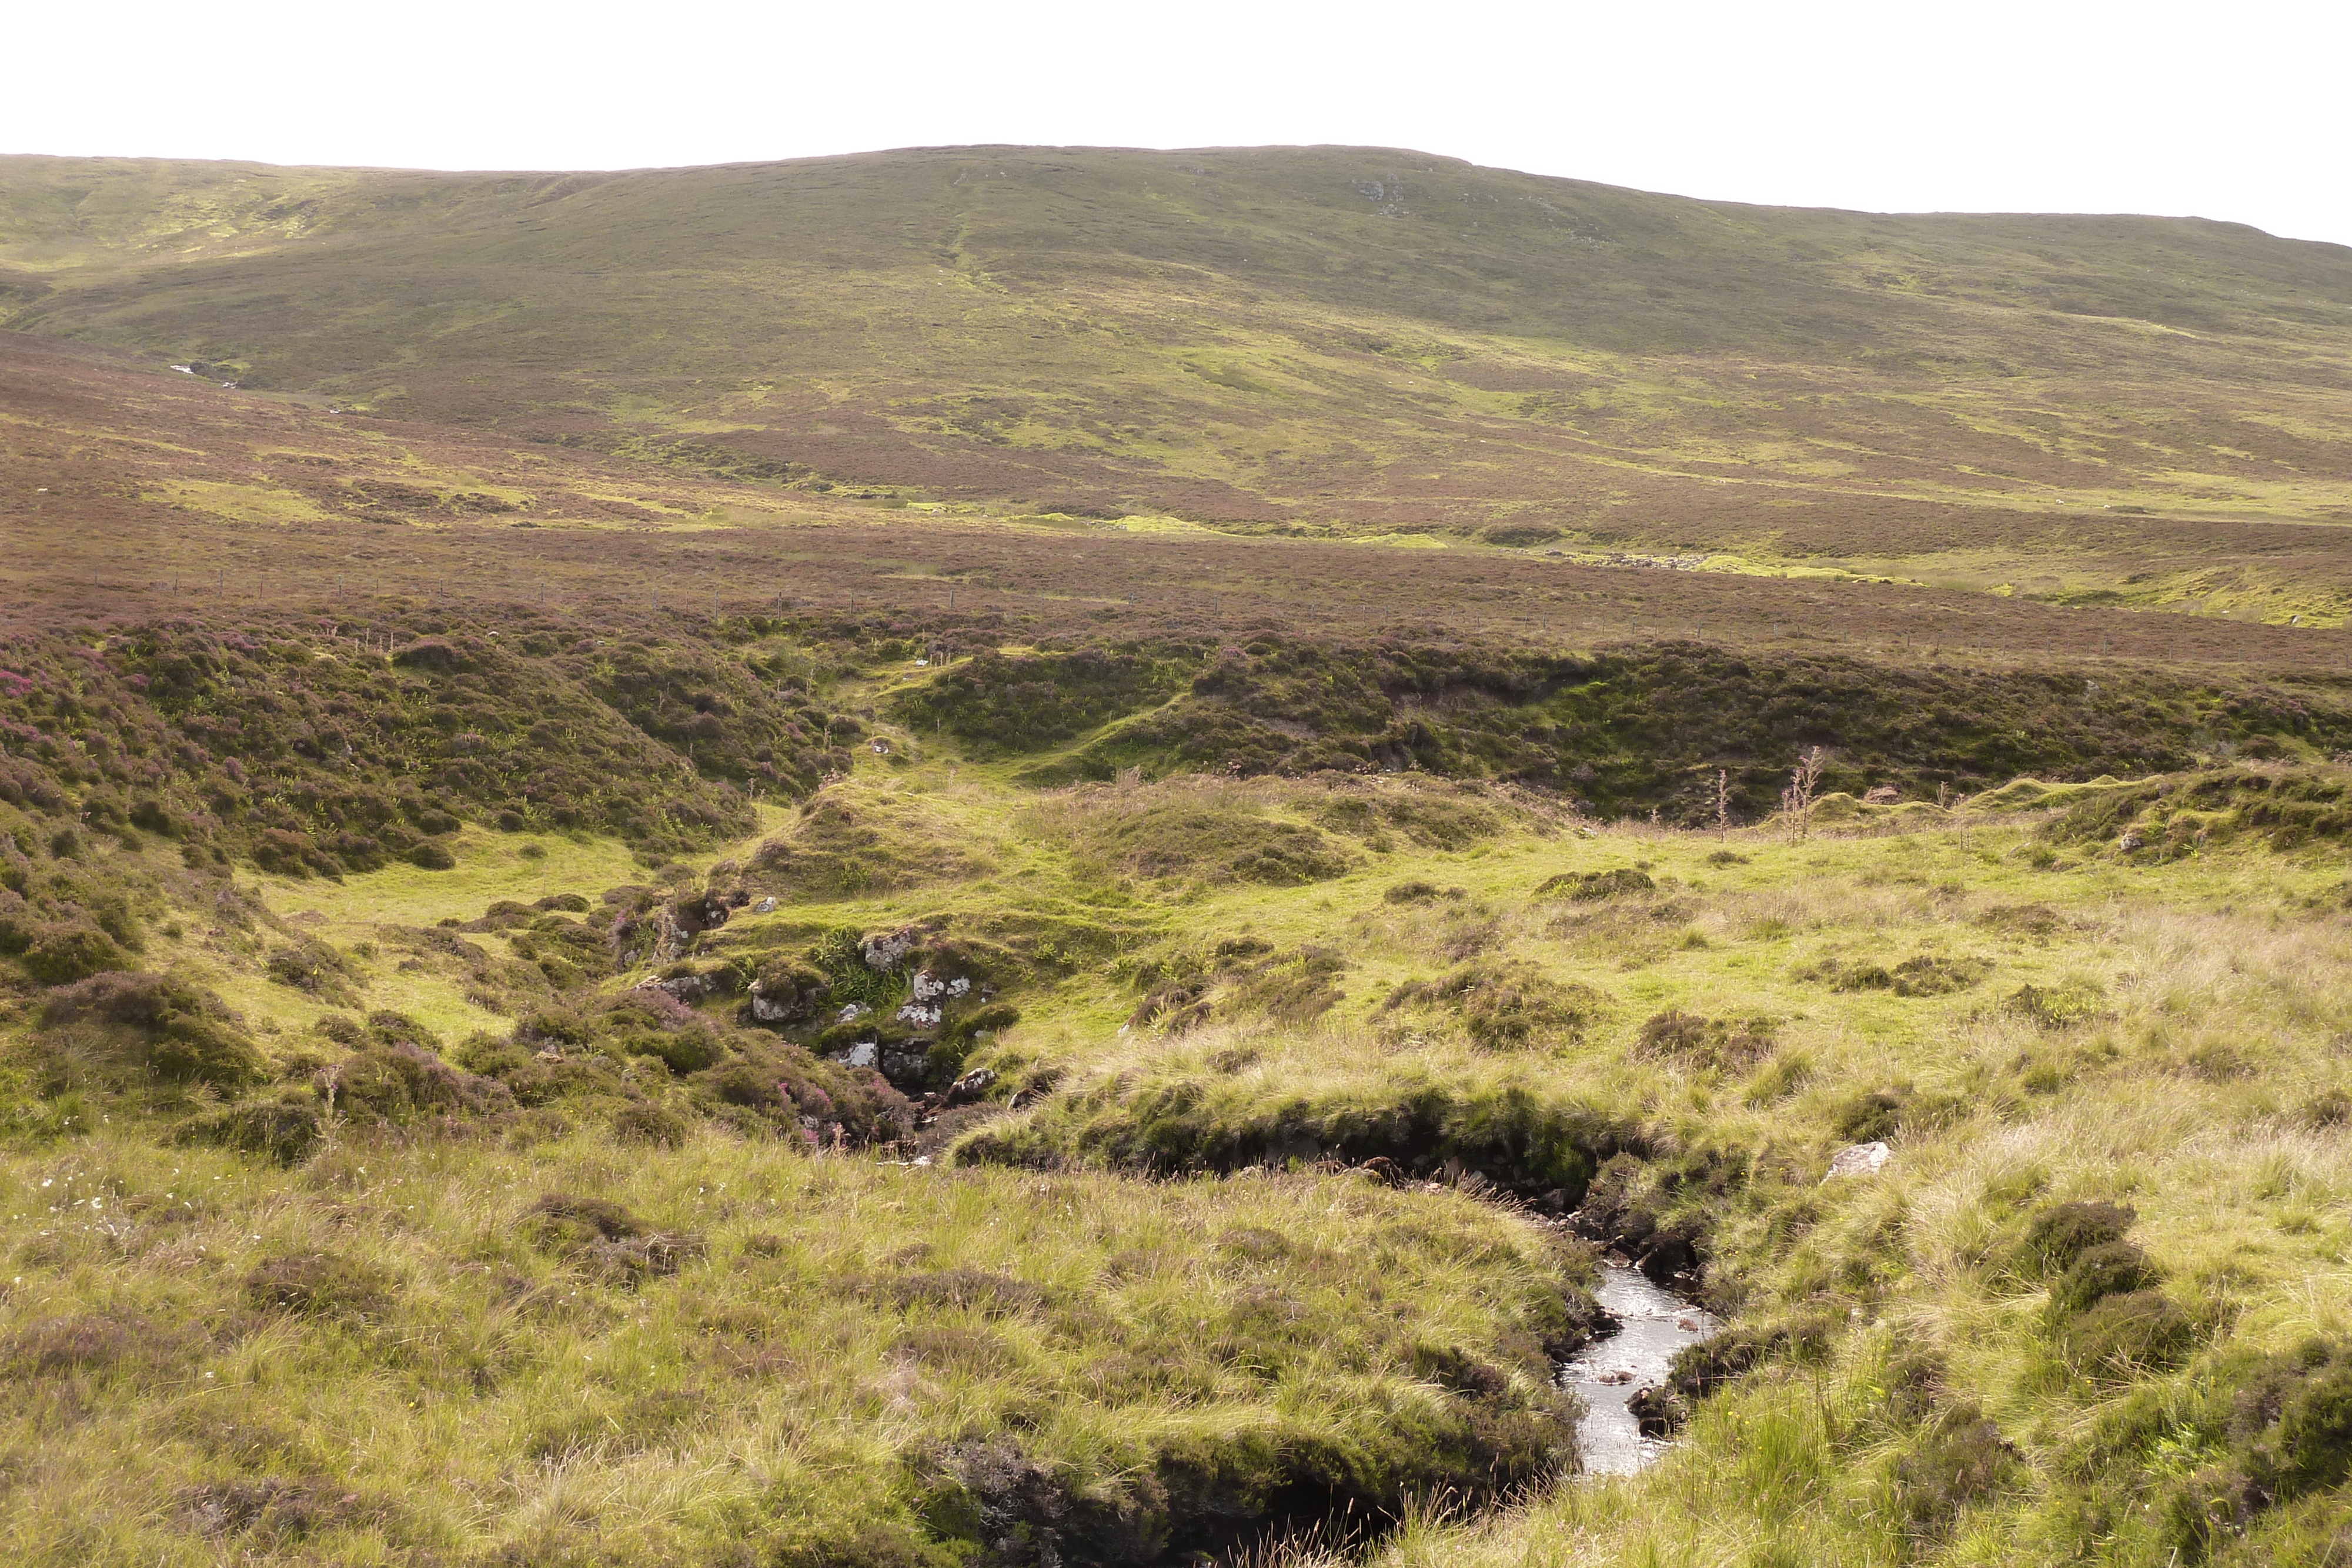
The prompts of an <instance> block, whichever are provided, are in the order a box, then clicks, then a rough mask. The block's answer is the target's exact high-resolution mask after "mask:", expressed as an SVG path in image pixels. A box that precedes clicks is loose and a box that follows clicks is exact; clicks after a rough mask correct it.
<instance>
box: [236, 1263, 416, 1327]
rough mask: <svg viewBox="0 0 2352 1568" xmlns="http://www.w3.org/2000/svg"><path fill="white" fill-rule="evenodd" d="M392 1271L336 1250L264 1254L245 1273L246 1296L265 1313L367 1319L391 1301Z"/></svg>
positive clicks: (375, 1314)
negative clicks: (263, 1257)
mask: <svg viewBox="0 0 2352 1568" xmlns="http://www.w3.org/2000/svg"><path fill="white" fill-rule="evenodd" d="M392 1286H393V1281H392V1276H391V1275H389V1274H387V1273H385V1272H384V1271H383V1270H382V1269H379V1268H377V1267H375V1265H373V1264H372V1263H366V1262H362V1261H361V1260H358V1259H356V1258H346V1257H343V1256H341V1254H338V1253H333V1252H292V1253H287V1254H284V1255H282V1256H279V1257H276V1258H268V1259H264V1260H262V1261H261V1262H259V1263H257V1264H256V1265H255V1266H254V1268H253V1270H252V1271H251V1272H249V1273H248V1274H247V1275H246V1277H245V1296H246V1300H247V1301H250V1302H252V1303H253V1304H254V1305H255V1306H257V1307H258V1308H261V1309H262V1310H263V1311H265V1312H292V1313H295V1314H297V1315H298V1316H301V1317H309V1318H368V1317H375V1316H379V1315H381V1314H382V1313H383V1312H384V1311H386V1310H387V1309H388V1308H389V1307H390V1306H391V1304H392Z"/></svg>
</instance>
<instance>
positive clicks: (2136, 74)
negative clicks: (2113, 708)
mask: <svg viewBox="0 0 2352 1568" xmlns="http://www.w3.org/2000/svg"><path fill="white" fill-rule="evenodd" d="M8 34H9V37H8V50H9V53H10V55H11V56H12V57H14V63H12V65H11V67H10V68H9V70H8V73H7V84H6V87H5V89H0V152H47V153H65V154H109V155H133V156H148V157H179V158H236V159H251V160H256V161H259V162H273V163H333V164H368V165H376V166H387V165H390V166H403V167H417V168H434V169H613V168H645V167H659V166H670V165H678V164H690V163H714V162H751V161H757V160H767V159H778V158H797V157H810V156H819V155H824V154H828V153H838V152H864V151H869V150H873V149H877V148H887V147H908V146H939V145H950V144H963V143H973V142H1015V143H1044V144H1050V145H1062V146H1069V145H1090V146H1143V147H1196V146H1241V145H1263V144H1270V143H1301V142H1326V143H1346V144H1353V145H1371V146H1388V147H1409V148H1412V149H1414V150H1416V151H1420V152H1436V153H1440V154H1445V155H1450V156H1454V157H1459V158H1466V159H1469V160H1471V161H1473V162H1478V163H1486V164H1494V165H1499V166H1503V167H1507V168H1514V169H1522V170H1527V171H1530V172H1536V173H1542V174H1560V175H1568V176H1571V177H1574V178H1579V179H1587V180H1599V181H1603V182H1606V183H1612V184H1618V185H1630V186H1634V187H1637V188H1640V189H1643V190H1652V191H1666V192H1672V193H1676V194H1682V195H1691V196H1699V197H1704V198H1708V199H1713V200H1728V201H1744V202H1761V203H1772V204H1800V205H1818V206H1840V207H1856V208H1864V209H1868V210H1874V211H1904V212H1919V211H1971V212H1984V211H1998V212H2103V213H2104V212H2137V213H2159V214H2192V215H2196V216H2201V217H2209V218H2221V219H2228V220H2231V221H2234V222H2239V223H2247V224H2252V225H2255V226H2257V227H2260V228H2263V229H2266V230H2268V231H2270V232H2271V233H2273V234H2278V235H2289V236H2292V237H2295V238H2302V239H2322V240H2331V241H2335V242H2336V243H2339V244H2347V245H2352V156H2347V154H2352V113H2347V111H2346V97H2347V92H2346V88H2345V85H2344V78H2343V74H2342V73H2343V70H2344V63H2345V62H2346V61H2347V59H2352V4H2346V3H2345V0H2335V3H2334V4H2329V5H2318V4H2303V3H2291V0H2234V3H2231V4H2210V5H2180V4H2174V3H2172V0H2137V3H2136V4H2128V5H2126V4H2109V3H2106V0H2040V3H2038V4H2018V3H2013V0H1969V3H1967V4H1957V3H1953V0H1913V3H1911V4H1903V3H1901V0H1874V3H1873V4H1868V5H1862V4H1846V3H1843V0H1822V3H1812V4H1808V3H1790V4H1780V5H1773V4H1769V3H1762V0H1755V3H1750V4H1745V5H1733V4H1717V3H1714V0H1691V3H1685V4H1674V3H1671V0H1668V3H1659V0H1653V3H1651V4H1647V5H1643V4H1640V3H1639V0H1631V3H1629V0H1610V3H1609V4H1603V5H1590V4H1585V3H1583V0H1554V3H1552V4H1548V5H1528V4H1517V3H1515V0H1506V3H1495V4H1485V5H1461V4H1456V5H1429V4H1423V5H1414V6H1402V5H1386V4H1381V3H1380V0H1363V3H1359V4H1351V5H1326V4H1294V3H1286V0H1255V3H1251V4H1235V3H1232V0H1199V3H1195V4H1188V5H1181V6H1168V5H1152V4H1129V5H1109V4H1103V3H1101V0H1093V3H1089V4H1065V3H1060V0H998V3H996V4H993V5H973V4H970V3H969V0H967V3H965V4H961V5H939V4H932V3H930V0H900V3H897V4H877V3H875V0H866V3H865V4H857V3H856V0H848V3H835V4H830V5H806V4H799V3H791V4H767V5H747V4H731V3H711V0H673V3H670V4H666V5H644V4H638V5H613V4H604V3H602V0H573V3H571V4H562V5H547V4H515V3H511V0H473V3H468V4H451V3H449V0H401V3H399V4H393V5H342V6H331V5H320V4H318V3H317V0H304V3H302V4H299V5H293V4H281V3H277V0H254V3H248V4H217V3H215V4H207V3H205V0H173V4H169V5H163V4H154V3H152V0H119V3H116V4H110V5H104V6H96V5H48V6H39V7H33V6H27V7H23V8H21V9H20V11H19V12H18V14H17V15H16V16H13V17H12V18H11V20H10V24H9V28H8Z"/></svg>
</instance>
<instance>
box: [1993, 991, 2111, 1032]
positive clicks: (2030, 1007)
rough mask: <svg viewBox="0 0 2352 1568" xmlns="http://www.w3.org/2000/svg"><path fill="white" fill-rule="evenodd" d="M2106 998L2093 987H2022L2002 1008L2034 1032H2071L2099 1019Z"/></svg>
mask: <svg viewBox="0 0 2352 1568" xmlns="http://www.w3.org/2000/svg"><path fill="white" fill-rule="evenodd" d="M2105 1000H2106V997H2105V993H2103V992H2102V991H2101V990H2100V989H2099V988H2097V987H2096V986H2093V985H2088V984H2082V985H2070V986H2035V985H2023V986H2020V987H2018V988H2017V989H2016V990H2014V991H2011V993H2010V994H2009V997H2008V999H2007V1000H2006V1001H2004V1002H2003V1003H2002V1004H2001V1005H2002V1006H2003V1007H2005V1008H2007V1009H2009V1010H2010V1011H2011V1012H2012V1013H2015V1014H2016V1015H2017V1016H2018V1017H2020V1018H2021V1019H2025V1020H2026V1021H2027V1022H2029V1023H2031V1024H2032V1025H2033V1026H2034V1027H2035V1028H2037V1029H2047V1030H2062V1029H2072V1028H2074V1026H2075V1025H2076V1024H2079V1023H2084V1022H2087V1021H2088V1020H2090V1019H2094V1018H2095V1017H2097V1016H2098V1013H2099V1009H2100V1007H2101V1006H2102V1005H2103V1004H2104V1003H2105Z"/></svg>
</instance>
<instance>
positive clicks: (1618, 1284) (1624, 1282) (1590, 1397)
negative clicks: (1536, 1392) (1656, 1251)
mask: <svg viewBox="0 0 2352 1568" xmlns="http://www.w3.org/2000/svg"><path fill="white" fill-rule="evenodd" d="M1594 1294H1595V1295H1597V1296H1598V1297H1599V1298H1600V1300H1601V1310H1602V1311H1604V1312H1607V1313H1609V1315H1610V1316H1611V1317H1612V1318H1614V1319H1616V1320H1617V1325H1618V1326H1617V1329H1616V1332H1614V1333H1610V1334H1606V1335H1604V1336H1603V1337H1601V1338H1600V1339H1596V1340H1594V1341H1593V1342H1592V1343H1591V1344H1588V1345H1586V1346H1585V1347H1584V1348H1583V1349H1582V1350H1580V1351H1579V1352H1577V1353H1576V1354H1574V1355H1572V1356H1570V1357H1569V1359H1568V1360H1566V1361H1564V1362H1562V1363H1561V1364H1560V1367H1559V1384H1560V1386H1561V1387H1563V1388H1572V1389H1574V1390H1575V1391H1576V1392H1577V1393H1579V1394H1580V1395H1582V1396H1584V1406H1585V1414H1584V1418H1583V1419H1582V1420H1581V1421H1580V1422H1578V1423H1577V1427H1576V1437H1577V1442H1578V1444H1579V1446H1580V1448H1582V1449H1583V1452H1584V1473H1585V1474H1587V1475H1592V1476H1630V1475H1632V1474H1633V1473H1634V1472H1635V1471H1637V1470H1640V1469H1646V1468H1647V1467H1648V1466H1649V1465H1651V1464H1652V1463H1654V1461H1655V1460H1656V1459H1657V1458H1658V1456H1659V1455H1661V1454H1663V1453H1664V1452H1665V1451H1666V1447H1667V1444H1666V1442H1665V1440H1664V1438H1660V1437H1643V1435H1642V1427H1641V1423H1640V1422H1639V1421H1637V1420H1635V1419H1634V1416H1633V1412H1632V1411H1631V1410H1628V1409H1627V1408H1626V1407H1625V1406H1626V1404H1627V1402H1628V1401H1630V1400H1631V1399H1632V1398H1633V1396H1634V1395H1636V1394H1639V1393H1640V1392H1641V1391H1642V1390H1643V1389H1644V1388H1652V1387H1655V1386H1657V1385H1660V1384H1663V1383H1664V1382H1665V1380H1666V1366H1667V1364H1668V1363H1670V1362H1672V1361H1673V1360H1674V1358H1675V1352H1676V1351H1678V1350H1680V1349H1682V1348H1683V1347H1684V1346H1685V1345H1688V1344H1696V1343H1699V1342H1700V1341H1701V1340H1704V1339H1706V1338H1707V1337H1709V1336H1710V1335H1712V1334H1713V1333H1715V1332H1716V1330H1717V1329H1718V1328H1720V1327H1722V1323H1721V1322H1719V1321H1718V1320H1717V1318H1716V1317H1715V1315H1714V1314H1713V1313H1711V1312H1707V1311H1706V1309H1705V1308H1703V1307H1700V1306H1698V1305H1697V1304H1696V1303H1695V1302H1691V1301H1685V1300H1684V1299H1683V1298H1682V1297H1680V1296H1677V1295H1676V1294H1675V1293H1674V1292H1673V1291H1669V1290H1667V1289H1665V1288H1664V1286H1660V1285H1654V1284H1652V1283H1651V1282H1650V1281H1649V1280H1648V1278H1647V1277H1645V1276H1644V1275H1643V1273H1642V1271H1641V1270H1639V1269H1635V1268H1633V1267H1632V1266H1630V1265H1622V1264H1617V1263H1604V1264H1602V1265H1601V1284H1600V1288H1599V1289H1598V1290H1597V1291H1595V1292H1594Z"/></svg>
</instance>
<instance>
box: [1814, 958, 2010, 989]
mask: <svg viewBox="0 0 2352 1568" xmlns="http://www.w3.org/2000/svg"><path fill="white" fill-rule="evenodd" d="M1988 968H1990V965H1987V964H1984V963H1981V962H1979V960H1977V959H1974V958H1947V957H1940V956H1936V955H1934V954H1928V953H1916V954H1914V955H1912V956H1910V957H1908V958H1906V959H1904V960H1903V961H1902V962H1900V963H1898V964H1895V965H1894V966H1892V967H1889V966H1887V965H1885V964H1874V963H1870V962H1867V961H1863V962H1856V963H1839V962H1835V961H1825V962H1822V963H1819V964H1815V965H1812V966H1811V967H1808V968H1805V969H1801V970H1799V971H1798V978H1800V979H1806V980H1821V981H1826V982H1827V983H1828V985H1829V987H1830V988H1831V989H1832V990H1835V991H1891V992H1893V993H1894V994H1895V995H1896V996H1898V997H1940V996H1946V995H1948V994H1950V993H1951V992H1953V991H1961V990H1966V989H1967V988H1969V987H1970V986H1973V985H1975V984H1976V983H1977V982H1978V981H1979V980H1980V979H1982V978H1984V976H1985V972H1986V970H1987V969H1988Z"/></svg>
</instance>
